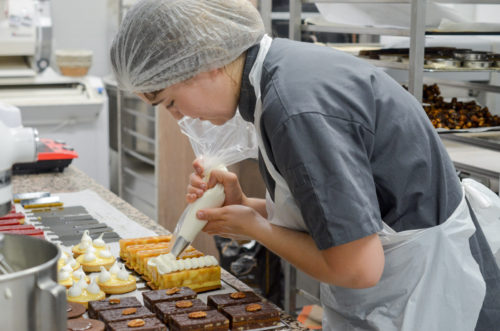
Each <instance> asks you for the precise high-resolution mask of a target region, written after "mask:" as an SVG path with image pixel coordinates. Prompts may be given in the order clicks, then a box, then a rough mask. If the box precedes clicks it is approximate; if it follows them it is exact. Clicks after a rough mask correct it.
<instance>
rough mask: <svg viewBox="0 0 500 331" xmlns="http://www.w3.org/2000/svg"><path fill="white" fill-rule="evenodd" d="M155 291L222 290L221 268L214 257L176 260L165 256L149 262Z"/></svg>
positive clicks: (168, 255) (170, 256) (150, 284)
mask: <svg viewBox="0 0 500 331" xmlns="http://www.w3.org/2000/svg"><path fill="white" fill-rule="evenodd" d="M148 269H149V271H150V272H151V275H152V276H151V281H150V282H148V285H149V286H150V287H152V288H154V289H166V288H171V287H182V286H187V287H190V288H191V289H192V290H194V291H196V292H203V291H208V290H213V289H217V288H220V286H221V283H220V271H221V270H220V266H219V264H218V262H217V259H216V258H215V257H213V256H202V257H197V258H187V259H180V260H176V259H175V257H174V256H173V255H172V254H164V255H161V256H158V257H155V258H152V259H149V261H148Z"/></svg>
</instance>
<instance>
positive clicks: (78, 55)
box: [55, 49, 92, 77]
mask: <svg viewBox="0 0 500 331" xmlns="http://www.w3.org/2000/svg"><path fill="white" fill-rule="evenodd" d="M55 54H56V63H57V66H58V67H59V71H60V72H61V74H62V75H64V76H72V77H79V76H85V75H86V74H87V72H88V71H89V68H90V65H91V64H92V51H90V50H85V49H80V50H78V49H60V50H56V52H55Z"/></svg>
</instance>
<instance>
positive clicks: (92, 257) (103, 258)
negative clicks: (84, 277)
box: [76, 249, 116, 272]
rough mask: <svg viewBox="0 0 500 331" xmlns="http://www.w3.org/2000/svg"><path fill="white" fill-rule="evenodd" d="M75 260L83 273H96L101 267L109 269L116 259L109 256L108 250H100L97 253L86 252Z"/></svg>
mask: <svg viewBox="0 0 500 331" xmlns="http://www.w3.org/2000/svg"><path fill="white" fill-rule="evenodd" d="M76 260H77V261H78V262H79V263H80V264H81V266H82V267H83V270H84V271H85V272H98V271H100V270H101V267H104V268H106V269H109V268H111V266H112V265H113V263H115V261H116V258H115V257H114V256H113V255H111V252H110V251H109V249H101V250H98V251H92V250H88V251H87V252H86V253H85V254H83V255H80V256H78V257H77V258H76Z"/></svg>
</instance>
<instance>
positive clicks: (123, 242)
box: [120, 235, 172, 260]
mask: <svg viewBox="0 0 500 331" xmlns="http://www.w3.org/2000/svg"><path fill="white" fill-rule="evenodd" d="M171 239H172V235H167V236H154V237H143V238H131V239H120V257H121V258H122V259H124V260H125V248H127V247H128V246H131V245H142V244H152V243H159V242H169V241H170V240H171Z"/></svg>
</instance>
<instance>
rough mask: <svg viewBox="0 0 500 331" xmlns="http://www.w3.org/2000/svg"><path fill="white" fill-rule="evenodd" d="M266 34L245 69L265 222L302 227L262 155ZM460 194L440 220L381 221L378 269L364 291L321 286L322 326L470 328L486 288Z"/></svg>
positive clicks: (441, 330)
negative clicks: (412, 224)
mask: <svg viewBox="0 0 500 331" xmlns="http://www.w3.org/2000/svg"><path fill="white" fill-rule="evenodd" d="M271 43H272V39H271V38H270V37H268V36H267V35H266V36H264V38H263V39H262V41H261V43H260V49H259V53H258V56H257V59H256V61H255V63H254V65H253V67H252V70H251V71H250V77H249V78H250V83H251V84H252V85H253V87H254V89H255V94H256V98H257V103H256V106H255V122H254V125H255V128H256V130H257V136H258V142H259V148H260V151H261V154H262V157H263V159H264V162H265V164H266V168H267V170H268V171H269V173H270V174H271V176H272V177H273V179H274V180H275V182H276V187H275V192H274V203H273V202H272V201H271V199H270V197H269V194H267V195H266V202H267V203H266V208H267V209H268V216H269V220H270V222H271V223H273V224H276V225H280V226H284V227H287V228H292V229H295V230H300V231H306V232H307V231H308V230H307V228H306V226H305V223H304V220H303V219H302V215H301V213H300V210H299V208H298V207H297V205H296V203H295V201H294V199H293V196H292V194H291V192H290V190H289V188H288V185H287V184H286V182H285V180H284V178H283V177H282V176H281V175H280V174H279V173H278V171H277V170H276V169H275V167H274V165H273V164H272V163H271V162H270V160H269V157H268V156H267V154H266V149H265V146H264V144H263V142H262V135H261V126H260V118H261V115H262V101H261V91H260V79H261V73H262V64H263V62H264V58H265V56H266V54H267V52H268V50H269V48H270V46H271ZM475 230H476V229H475V227H474V224H473V222H472V219H471V217H470V214H469V209H468V207H467V203H466V201H465V198H464V197H463V198H462V201H461V202H460V204H459V206H458V207H457V209H456V210H455V211H454V212H453V214H452V215H451V216H450V217H449V218H448V220H446V222H445V223H443V224H440V225H439V226H435V227H432V228H428V229H422V230H411V231H402V232H398V233H396V232H395V231H393V230H392V229H391V228H390V227H389V226H387V225H386V224H385V223H384V229H383V230H382V231H381V232H379V237H380V240H381V242H382V245H383V248H384V255H385V266H384V272H383V275H382V278H381V280H380V281H379V283H378V284H377V285H376V286H374V287H372V288H368V289H348V288H343V287H338V286H333V285H328V284H324V283H322V284H321V302H322V304H323V308H324V315H323V330H342V331H344V330H381V331H391V330H405V331H406V330H415V331H422V330H425V331H429V330H439V331H445V330H450V331H452V330H453V331H461V330H464V331H470V330H474V327H475V326H476V322H477V319H478V317H479V312H480V310H481V306H482V303H483V300H484V297H485V293H486V285H485V282H484V280H483V277H482V275H481V272H480V270H479V266H478V264H477V263H476V261H475V260H474V258H473V257H472V253H471V251H470V246H469V238H470V236H471V235H472V234H473V233H474V232H475Z"/></svg>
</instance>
